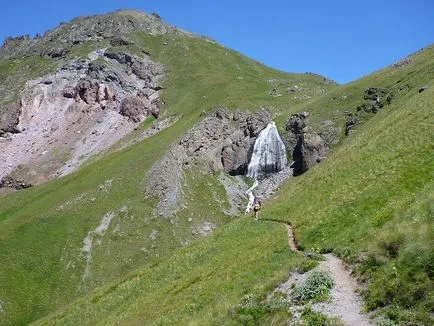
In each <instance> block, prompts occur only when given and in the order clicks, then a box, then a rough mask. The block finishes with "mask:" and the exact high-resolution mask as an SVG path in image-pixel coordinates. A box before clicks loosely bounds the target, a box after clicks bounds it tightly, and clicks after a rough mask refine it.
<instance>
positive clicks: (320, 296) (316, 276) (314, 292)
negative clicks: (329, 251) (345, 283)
mask: <svg viewBox="0 0 434 326" xmlns="http://www.w3.org/2000/svg"><path fill="white" fill-rule="evenodd" d="M332 286H333V278H332V277H331V276H330V275H329V274H328V273H326V272H324V271H314V272H312V273H311V274H310V275H309V276H308V278H307V279H306V281H305V282H304V283H303V284H301V285H300V286H298V287H296V288H295V289H294V291H293V292H292V295H293V297H294V299H295V300H297V301H298V302H300V303H306V302H308V301H310V300H314V301H324V300H326V299H327V298H328V296H329V294H330V289H331V288H332Z"/></svg>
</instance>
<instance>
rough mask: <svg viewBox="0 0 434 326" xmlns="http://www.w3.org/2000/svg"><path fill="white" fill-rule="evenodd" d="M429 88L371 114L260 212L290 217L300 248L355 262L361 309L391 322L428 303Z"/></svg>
mask: <svg viewBox="0 0 434 326" xmlns="http://www.w3.org/2000/svg"><path fill="white" fill-rule="evenodd" d="M431 65H432V63H431ZM433 86H434V84H433V83H432V82H431V83H430V84H429V88H428V90H427V91H425V92H423V93H421V94H419V93H418V92H417V90H413V91H411V92H410V93H409V94H407V95H406V96H405V97H404V98H402V99H401V100H400V101H399V103H395V104H392V105H391V106H390V107H387V109H385V110H384V111H381V112H380V113H378V114H377V115H376V116H375V117H374V118H372V119H371V120H370V121H368V122H367V123H366V124H365V125H364V126H363V127H360V129H359V130H358V131H357V133H355V134H354V135H352V136H351V137H350V138H348V139H347V140H346V141H345V142H344V143H343V144H342V145H341V146H340V147H339V148H337V149H336V151H335V153H334V154H333V155H331V156H330V157H329V158H328V159H327V160H326V161H324V162H323V163H322V164H320V165H318V166H317V167H315V168H314V169H313V170H312V171H309V172H308V173H306V174H305V175H303V176H302V177H299V178H296V179H293V180H291V182H289V183H288V184H287V185H286V186H285V188H284V189H282V191H281V192H280V193H279V195H278V196H277V197H276V198H275V199H274V200H273V202H271V203H269V204H268V205H267V206H268V207H269V208H268V209H267V211H266V214H264V215H266V218H272V219H278V220H281V221H291V222H292V223H293V225H294V227H295V231H296V233H297V237H298V240H299V243H300V245H301V246H302V247H303V248H305V249H307V250H314V251H320V252H329V251H333V252H335V253H336V254H338V255H339V256H341V257H343V258H345V259H346V260H347V261H348V262H350V263H352V264H354V265H356V266H357V269H356V270H357V272H358V275H359V276H360V278H361V279H362V280H364V281H367V282H368V289H367V293H366V296H367V305H368V308H369V309H374V308H377V307H383V306H388V309H387V311H388V314H390V315H391V317H392V319H394V320H395V321H398V322H403V321H405V320H408V319H410V320H413V321H414V320H416V321H419V322H420V323H421V324H425V323H427V322H428V321H429V314H430V313H432V311H431V310H430V309H432V307H433V306H434V305H433V303H434V301H433V299H434V297H433V295H434V292H433V290H434V288H433V285H432V284H433V283H432V281H433V276H434V275H433V270H434V269H433V267H434V251H433V248H434V232H433V231H434V230H433V216H434V215H433V213H434V211H433V199H434V198H433V197H434V196H433V186H434V184H433V167H434V159H433V153H432V117H433V116H432V114H433V109H434V104H433V101H432V100H433V98H434V89H433Z"/></svg>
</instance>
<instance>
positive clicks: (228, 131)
mask: <svg viewBox="0 0 434 326" xmlns="http://www.w3.org/2000/svg"><path fill="white" fill-rule="evenodd" d="M269 121H270V115H269V112H268V111H266V110H261V111H260V112H258V113H257V114H247V113H243V112H241V111H237V112H235V113H234V114H233V115H232V114H229V112H228V111H227V110H225V109H218V110H217V111H216V113H215V114H214V115H213V116H211V117H208V118H205V119H204V120H203V121H202V122H200V123H199V124H197V125H196V126H195V127H193V128H192V129H191V130H190V131H189V132H188V133H187V134H186V135H185V136H184V137H183V138H182V139H181V140H180V141H179V143H177V144H174V145H173V146H172V147H171V148H170V149H169V151H168V152H167V154H166V155H165V156H164V157H163V158H162V159H161V160H160V161H159V162H157V163H155V164H154V166H153V167H152V169H151V172H150V174H149V177H148V180H147V187H146V191H145V192H146V194H147V196H149V197H158V198H159V199H160V201H159V204H158V205H157V208H156V209H155V211H154V213H155V214H156V215H161V216H165V217H171V216H172V215H173V214H175V213H176V211H177V210H178V209H179V208H180V205H179V201H180V198H181V194H182V191H181V185H182V182H181V181H182V179H183V171H184V170H185V169H189V168H190V167H193V166H196V164H199V165H200V166H201V167H200V169H201V171H202V172H203V173H215V172H216V171H218V170H221V169H225V170H226V171H228V172H229V173H230V174H232V175H242V174H245V172H246V169H247V165H248V163H249V159H250V154H251V151H252V150H253V145H254V143H255V139H256V136H257V135H258V134H259V133H260V132H261V130H262V129H264V128H265V127H266V126H267V124H268V122H269ZM196 168H197V166H196Z"/></svg>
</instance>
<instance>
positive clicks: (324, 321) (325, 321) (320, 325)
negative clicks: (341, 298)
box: [301, 307, 345, 326]
mask: <svg viewBox="0 0 434 326" xmlns="http://www.w3.org/2000/svg"><path fill="white" fill-rule="evenodd" d="M301 317H302V319H303V320H304V322H305V323H306V324H305V325H306V326H344V325H345V324H344V323H343V322H342V321H341V320H340V319H339V318H337V317H329V316H326V315H324V314H323V313H320V312H315V311H313V310H312V308H310V307H307V308H305V309H304V310H303V312H302V314H301Z"/></svg>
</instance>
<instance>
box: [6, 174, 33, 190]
mask: <svg viewBox="0 0 434 326" xmlns="http://www.w3.org/2000/svg"><path fill="white" fill-rule="evenodd" d="M31 186H32V184H31V183H28V182H26V181H24V180H19V179H15V178H12V177H4V178H2V179H1V180H0V188H6V187H8V188H14V189H16V190H21V189H26V188H30V187H31Z"/></svg>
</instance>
